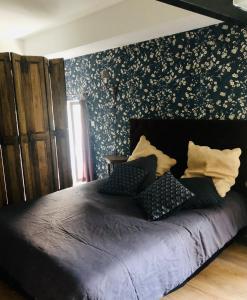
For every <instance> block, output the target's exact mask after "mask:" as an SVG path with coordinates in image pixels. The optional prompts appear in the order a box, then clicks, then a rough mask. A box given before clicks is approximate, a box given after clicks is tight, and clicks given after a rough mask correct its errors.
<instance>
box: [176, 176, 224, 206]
mask: <svg viewBox="0 0 247 300" xmlns="http://www.w3.org/2000/svg"><path fill="white" fill-rule="evenodd" d="M179 181H180V183H182V185H183V186H185V187H186V188H187V189H189V190H190V191H191V192H193V193H194V194H195V197H192V198H190V199H189V200H188V201H186V202H185V203H184V204H183V208H185V209H191V208H208V207H212V206H220V205H221V204H222V203H223V198H221V197H220V195H219V194H218V192H217V191H216V188H215V186H214V183H213V180H212V178H210V177H194V178H181V179H179Z"/></svg>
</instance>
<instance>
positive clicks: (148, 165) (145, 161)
mask: <svg viewBox="0 0 247 300" xmlns="http://www.w3.org/2000/svg"><path fill="white" fill-rule="evenodd" d="M125 164H128V165H129V166H133V167H137V168H141V169H143V170H144V171H145V172H146V173H147V175H146V177H145V179H144V181H143V183H142V185H141V186H140V190H139V191H137V192H141V191H142V190H145V189H146V188H147V187H148V186H149V185H150V184H152V183H153V182H154V181H155V179H156V169H157V157H156V156H155V155H149V156H145V157H140V158H138V159H135V160H132V161H128V162H127V163H125Z"/></svg>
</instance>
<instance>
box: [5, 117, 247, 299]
mask: <svg viewBox="0 0 247 300" xmlns="http://www.w3.org/2000/svg"><path fill="white" fill-rule="evenodd" d="M130 128H131V131H130V137H131V149H133V148H134V146H135V144H136V143H137V142H138V140H139V137H140V136H141V135H142V134H145V135H146V136H147V138H148V139H149V140H150V141H151V142H152V143H153V144H155V145H156V146H157V147H159V148H160V149H163V150H165V151H166V153H168V154H169V155H172V156H173V157H175V158H176V159H177V160H178V161H179V165H178V166H176V167H175V168H174V170H172V171H173V173H174V174H175V175H177V176H179V175H181V174H182V172H183V170H184V169H185V167H186V153H187V147H186V144H187V143H188V140H190V139H192V140H193V141H194V142H195V143H198V144H201V145H205V144H206V145H208V146H210V147H214V148H220V149H221V148H222V149H223V148H234V147H240V148H241V149H242V151H243V153H242V156H241V168H240V174H239V177H238V180H237V183H236V185H235V187H234V189H233V190H232V191H231V192H230V193H228V195H227V197H226V200H225V202H224V205H223V206H222V207H217V208H211V209H201V210H200V209H197V210H187V211H180V212H178V213H176V214H175V215H172V216H170V217H169V218H167V219H164V220H161V221H157V222H149V221H147V220H145V218H144V216H143V213H142V211H141V210H140V208H139V207H138V206H137V205H136V204H135V203H134V202H133V199H131V198H129V197H124V196H121V197H120V196H110V195H103V194H100V193H98V192H97V190H98V187H99V185H100V184H101V183H102V182H101V181H100V180H97V181H94V182H92V183H89V184H85V185H81V186H78V187H75V188H70V189H66V190H63V191H59V192H56V193H53V194H50V195H47V196H44V197H42V198H40V199H38V200H37V201H34V202H32V203H31V204H23V205H21V206H20V205H19V206H11V207H5V208H3V209H2V210H1V211H0V239H1V245H0V266H1V268H2V270H4V271H5V272H7V273H8V274H9V275H10V276H11V277H12V278H13V279H14V280H15V281H16V282H17V283H18V284H19V285H20V286H21V288H22V289H23V290H24V291H25V292H26V293H27V294H29V295H30V296H31V297H32V298H35V299H44V300H46V299H47V300H48V299H49V300H51V299H59V300H69V299H70V300H72V299H73V300H79V299H80V300H82V299H83V300H85V299H90V300H96V299H97V300H103V299H106V300H113V299H114V300H116V299H121V300H125V299H126V300H127V299H128V300H131V299H140V300H141V299H143V300H150V299H157V300H158V299H160V298H161V297H162V296H163V295H166V294H168V293H169V292H170V291H171V290H173V289H174V288H176V287H177V286H179V285H181V284H182V283H183V282H184V281H185V280H186V279H187V278H189V277H190V276H191V275H192V274H193V273H195V272H196V271H197V270H198V269H199V268H200V267H201V266H203V265H204V264H205V263H206V262H207V261H208V260H209V259H210V258H211V257H212V256H213V255H214V254H215V253H217V252H218V251H219V250H220V249H222V248H223V247H224V246H225V245H226V244H227V243H228V242H229V241H230V240H231V239H232V238H234V237H235V236H236V234H237V233H238V231H239V230H240V229H241V228H243V227H245V226H246V225H247V199H246V196H245V182H246V176H247V170H246V168H247V139H246V138H245V132H247V122H245V121H231V122H230V121H192V120H173V121H167V120H131V126H130Z"/></svg>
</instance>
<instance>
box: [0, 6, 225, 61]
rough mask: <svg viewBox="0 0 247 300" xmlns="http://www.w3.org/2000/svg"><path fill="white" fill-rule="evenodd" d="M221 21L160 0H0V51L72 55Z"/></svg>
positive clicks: (51, 55)
mask: <svg viewBox="0 0 247 300" xmlns="http://www.w3.org/2000/svg"><path fill="white" fill-rule="evenodd" d="M170 1H171V0H170ZM183 1H185V0H183ZM186 1H187V0H186ZM191 1H192V0H191ZM198 1H202V0H198ZM222 1H225V0H222ZM172 2H173V1H172ZM217 23H219V20H217V19H213V18H209V17H207V16H203V15H200V14H197V13H194V12H191V11H189V10H185V9H182V8H179V7H175V6H173V5H169V4H165V3H162V2H160V1H157V0H0V52H16V53H19V54H25V55H41V56H47V57H59V56H61V57H64V58H69V57H75V56H79V55H85V54H89V53H93V52H98V51H103V50H106V49H111V48H116V47H120V46H125V45H128V44H133V43H137V42H141V41H145V40H149V39H153V38H157V37H161V36H166V35H171V34H175V33H178V32H183V31H188V30H192V29H196V28H201V27H204V26H209V25H212V24H217Z"/></svg>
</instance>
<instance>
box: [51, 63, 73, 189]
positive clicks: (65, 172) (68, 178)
mask: <svg viewBox="0 0 247 300" xmlns="http://www.w3.org/2000/svg"><path fill="white" fill-rule="evenodd" d="M49 70H50V80H51V92H52V102H53V116H54V125H55V131H54V134H55V137H56V147H57V162H58V172H59V181H60V189H64V188H67V187H70V186H72V174H71V163H70V151H69V136H68V120H67V102H66V89H65V77H64V60H63V59H52V60H50V61H49Z"/></svg>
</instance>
